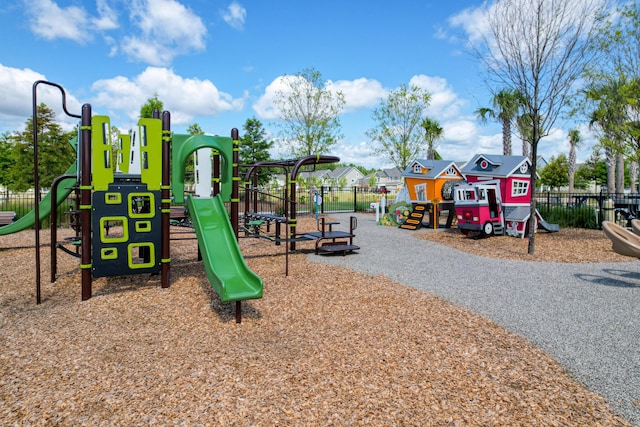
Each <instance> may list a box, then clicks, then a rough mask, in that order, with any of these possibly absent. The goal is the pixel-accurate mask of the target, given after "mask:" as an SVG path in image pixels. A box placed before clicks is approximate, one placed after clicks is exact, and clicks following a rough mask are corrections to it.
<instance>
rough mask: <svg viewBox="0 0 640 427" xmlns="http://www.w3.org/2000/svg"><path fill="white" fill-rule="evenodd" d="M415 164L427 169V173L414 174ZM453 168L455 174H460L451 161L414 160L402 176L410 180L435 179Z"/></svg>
mask: <svg viewBox="0 0 640 427" xmlns="http://www.w3.org/2000/svg"><path fill="white" fill-rule="evenodd" d="M416 164H419V165H420V166H421V167H422V168H424V169H427V173H426V174H424V173H414V172H413V169H414V166H415V165H416ZM450 167H453V168H455V169H456V171H457V172H460V170H459V169H458V166H457V165H456V164H455V162H454V161H452V160H426V159H416V160H414V161H412V162H411V163H409V166H407V168H406V169H405V170H404V172H402V176H405V177H410V178H426V179H435V178H437V177H438V176H440V175H442V174H443V173H444V172H445V171H446V170H447V169H449V168H450Z"/></svg>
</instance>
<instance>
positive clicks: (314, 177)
mask: <svg viewBox="0 0 640 427" xmlns="http://www.w3.org/2000/svg"><path fill="white" fill-rule="evenodd" d="M299 176H300V178H301V179H304V180H305V181H307V180H309V179H311V181H312V182H313V183H316V185H321V186H323V187H339V186H340V185H341V184H344V187H345V188H350V187H353V186H356V185H357V184H358V182H359V181H360V179H362V177H363V176H364V175H362V172H360V171H359V170H358V169H357V168H354V167H352V166H342V167H339V168H336V169H335V170H330V169H318V170H313V171H309V172H300V175H299ZM270 183H271V185H272V186H278V187H283V186H284V185H285V176H284V174H278V175H273V176H272V177H271V181H270Z"/></svg>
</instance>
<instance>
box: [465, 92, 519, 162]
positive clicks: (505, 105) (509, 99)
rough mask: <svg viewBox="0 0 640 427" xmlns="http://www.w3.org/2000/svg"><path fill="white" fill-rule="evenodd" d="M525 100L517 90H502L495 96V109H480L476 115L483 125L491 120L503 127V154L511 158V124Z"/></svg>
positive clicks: (493, 101)
mask: <svg viewBox="0 0 640 427" xmlns="http://www.w3.org/2000/svg"><path fill="white" fill-rule="evenodd" d="M523 101H524V99H523V97H522V94H521V93H520V92H518V91H517V90H512V89H502V90H501V91H499V92H498V93H496V94H495V95H494V96H493V99H492V101H491V104H492V106H493V108H488V107H480V108H478V109H477V110H476V111H475V113H476V116H477V117H478V118H479V119H480V122H481V123H487V122H488V121H489V119H493V120H497V121H499V122H500V124H501V125H502V154H504V155H505V156H510V155H511V153H512V151H511V124H512V123H513V120H514V119H515V118H516V116H517V115H518V111H519V110H520V107H521V105H522V103H523Z"/></svg>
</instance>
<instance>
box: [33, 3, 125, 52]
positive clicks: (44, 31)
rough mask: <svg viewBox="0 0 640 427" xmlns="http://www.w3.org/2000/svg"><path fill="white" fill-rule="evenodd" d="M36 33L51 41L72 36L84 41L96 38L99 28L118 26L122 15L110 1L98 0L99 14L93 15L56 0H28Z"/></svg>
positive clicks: (71, 38) (106, 28)
mask: <svg viewBox="0 0 640 427" xmlns="http://www.w3.org/2000/svg"><path fill="white" fill-rule="evenodd" d="M24 5H25V8H26V12H27V14H28V15H29V17H30V28H31V31H33V33H34V34H36V35H39V36H40V37H43V38H45V39H47V40H55V39H69V40H73V41H75V42H76V43H80V44H84V43H86V42H87V41H90V40H92V39H93V33H94V32H96V31H104V30H113V29H115V28H117V27H118V17H117V14H116V13H115V11H114V10H113V9H112V8H111V7H109V5H108V4H107V2H106V0H96V7H97V13H98V16H91V15H90V14H89V13H88V12H87V11H86V10H85V9H83V8H81V7H77V6H67V7H60V6H58V4H57V3H56V2H55V1H52V0H35V1H33V0H25V1H24Z"/></svg>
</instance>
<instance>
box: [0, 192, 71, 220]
mask: <svg viewBox="0 0 640 427" xmlns="http://www.w3.org/2000/svg"><path fill="white" fill-rule="evenodd" d="M35 199H36V195H35V194H34V193H33V192H27V193H20V194H14V193H9V192H6V191H5V192H2V193H0V211H8V212H15V213H16V219H20V218H22V217H24V216H25V215H27V214H28V213H29V212H30V211H32V210H33V209H34V207H35ZM40 200H41V201H40V203H41V204H40V209H41V212H42V209H44V207H45V206H46V208H47V209H48V208H49V204H48V200H49V199H48V198H47V197H46V193H43V194H42V195H41V197H40ZM74 209H75V199H74V198H73V197H72V196H70V197H67V199H66V200H65V201H64V202H62V203H61V204H60V205H59V206H58V208H57V209H56V218H57V221H58V224H59V225H60V226H61V227H69V226H70V225H71V215H69V212H71V211H72V210H74ZM49 218H50V216H47V218H45V219H44V220H43V221H42V222H41V224H42V227H48V226H49Z"/></svg>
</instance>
